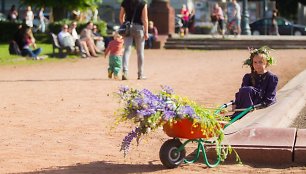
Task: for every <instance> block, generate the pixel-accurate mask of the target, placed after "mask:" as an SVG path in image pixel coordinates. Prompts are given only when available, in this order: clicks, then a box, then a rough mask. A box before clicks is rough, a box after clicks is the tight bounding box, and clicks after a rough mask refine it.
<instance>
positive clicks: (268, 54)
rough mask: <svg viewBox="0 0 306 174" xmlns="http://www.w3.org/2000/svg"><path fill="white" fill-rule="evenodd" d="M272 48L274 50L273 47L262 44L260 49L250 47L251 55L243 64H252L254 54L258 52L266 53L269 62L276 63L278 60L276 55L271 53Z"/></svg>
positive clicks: (269, 63)
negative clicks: (273, 55)
mask: <svg viewBox="0 0 306 174" xmlns="http://www.w3.org/2000/svg"><path fill="white" fill-rule="evenodd" d="M270 50H272V49H271V48H269V47H268V46H262V47H260V48H258V49H254V48H249V51H250V54H251V55H250V57H249V58H248V59H246V60H245V61H244V62H243V65H248V66H252V58H253V57H254V55H257V54H264V55H265V56H266V59H267V64H268V65H269V66H270V65H274V64H275V62H276V60H275V58H274V57H272V56H271V55H270Z"/></svg>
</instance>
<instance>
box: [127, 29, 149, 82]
mask: <svg viewBox="0 0 306 174" xmlns="http://www.w3.org/2000/svg"><path fill="white" fill-rule="evenodd" d="M133 41H135V45H136V51H137V62H138V77H142V76H143V66H144V65H143V64H144V46H145V39H144V31H143V25H137V24H133V27H132V28H131V35H130V36H129V37H125V38H124V53H123V57H122V67H123V68H122V70H123V73H124V74H125V75H127V72H128V66H129V58H130V55H131V48H132V45H133Z"/></svg>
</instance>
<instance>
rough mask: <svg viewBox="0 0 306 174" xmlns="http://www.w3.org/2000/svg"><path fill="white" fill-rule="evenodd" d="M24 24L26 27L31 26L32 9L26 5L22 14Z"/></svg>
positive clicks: (32, 18)
mask: <svg viewBox="0 0 306 174" xmlns="http://www.w3.org/2000/svg"><path fill="white" fill-rule="evenodd" d="M24 20H25V24H26V25H27V26H28V27H31V28H32V27H33V20H34V13H33V11H32V8H31V6H27V10H26V12H25V15H24Z"/></svg>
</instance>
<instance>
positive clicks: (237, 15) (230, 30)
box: [211, 0, 279, 37]
mask: <svg viewBox="0 0 306 174" xmlns="http://www.w3.org/2000/svg"><path fill="white" fill-rule="evenodd" d="M226 15H227V16H226V17H225V14H224V12H223V10H222V8H221V7H220V6H219V4H218V3H215V4H214V6H213V9H212V12H211V22H212V23H213V28H212V30H211V34H213V35H214V34H216V33H219V34H221V35H222V36H223V37H224V34H225V32H227V34H234V35H240V34H241V7H240V5H239V4H238V2H237V0H231V1H230V3H228V4H227V7H226ZM277 15H278V10H277V9H273V11H272V21H271V24H272V25H271V28H270V30H269V34H270V35H279V32H278V24H277ZM226 18H227V21H226Z"/></svg>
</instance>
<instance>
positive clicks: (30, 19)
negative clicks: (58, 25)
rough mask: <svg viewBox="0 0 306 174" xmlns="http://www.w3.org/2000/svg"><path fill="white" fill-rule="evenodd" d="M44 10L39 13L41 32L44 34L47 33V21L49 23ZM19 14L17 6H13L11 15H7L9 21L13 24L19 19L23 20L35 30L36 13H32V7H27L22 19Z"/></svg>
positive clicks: (10, 11)
mask: <svg viewBox="0 0 306 174" xmlns="http://www.w3.org/2000/svg"><path fill="white" fill-rule="evenodd" d="M44 10H45V8H44V7H41V8H40V9H39V11H38V15H37V16H38V19H39V26H38V28H39V30H40V31H41V32H42V33H44V32H45V31H46V21H48V19H47V18H46V17H45V15H44ZM19 16H20V15H19V13H18V11H17V9H16V6H15V5H12V6H11V9H10V10H9V13H8V15H7V19H8V20H9V21H12V22H16V21H17V20H19V19H22V20H23V21H24V23H25V24H26V25H27V26H28V27H31V28H33V26H34V17H35V16H34V12H33V11H32V7H31V6H27V7H26V10H25V12H24V14H23V16H22V17H21V18H20V17H19Z"/></svg>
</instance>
